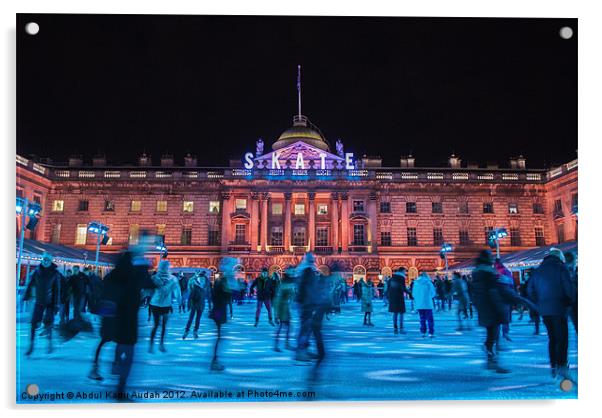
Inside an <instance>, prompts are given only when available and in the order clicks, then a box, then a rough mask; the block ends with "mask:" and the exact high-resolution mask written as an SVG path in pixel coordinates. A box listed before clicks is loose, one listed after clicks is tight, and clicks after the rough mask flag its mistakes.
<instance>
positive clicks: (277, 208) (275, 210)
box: [272, 203, 282, 215]
mask: <svg viewBox="0 0 602 418" xmlns="http://www.w3.org/2000/svg"><path fill="white" fill-rule="evenodd" d="M272 215H282V203H272Z"/></svg>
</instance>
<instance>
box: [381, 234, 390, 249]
mask: <svg viewBox="0 0 602 418" xmlns="http://www.w3.org/2000/svg"><path fill="white" fill-rule="evenodd" d="M380 245H382V246H383V247H390V246H391V245H392V244H391V232H390V231H383V232H381V233H380Z"/></svg>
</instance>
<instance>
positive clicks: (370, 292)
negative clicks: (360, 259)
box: [359, 277, 374, 327]
mask: <svg viewBox="0 0 602 418" xmlns="http://www.w3.org/2000/svg"><path fill="white" fill-rule="evenodd" d="M364 279H365V278H364V277H362V278H361V280H360V282H359V283H360V286H359V287H360V289H361V295H362V296H361V299H362V312H363V313H364V325H367V326H369V327H373V326H374V324H373V323H372V298H374V286H373V285H372V282H370V281H368V280H367V279H365V280H364Z"/></svg>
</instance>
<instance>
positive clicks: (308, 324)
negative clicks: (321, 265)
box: [295, 252, 318, 361]
mask: <svg viewBox="0 0 602 418" xmlns="http://www.w3.org/2000/svg"><path fill="white" fill-rule="evenodd" d="M315 262H316V261H315V258H314V255H313V254H312V253H310V252H307V253H305V256H304V257H303V260H302V261H301V263H299V265H298V266H297V269H296V271H295V276H296V278H297V282H298V286H297V297H296V302H297V305H298V307H299V334H298V335H297V352H296V355H295V360H297V361H310V360H311V359H312V356H311V355H310V354H309V353H308V352H307V347H308V346H309V336H310V334H311V332H312V318H313V315H314V312H315V309H316V286H317V280H318V271H317V268H316V265H315Z"/></svg>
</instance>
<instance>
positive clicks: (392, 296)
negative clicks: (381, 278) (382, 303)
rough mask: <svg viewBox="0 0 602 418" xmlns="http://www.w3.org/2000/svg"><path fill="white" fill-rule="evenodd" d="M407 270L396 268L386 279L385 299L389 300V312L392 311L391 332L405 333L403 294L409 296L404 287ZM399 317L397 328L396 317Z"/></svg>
mask: <svg viewBox="0 0 602 418" xmlns="http://www.w3.org/2000/svg"><path fill="white" fill-rule="evenodd" d="M406 275H407V270H406V268H405V267H400V268H399V269H397V271H396V272H395V274H393V277H391V278H390V279H389V280H388V285H387V300H388V302H389V312H392V313H393V333H394V334H397V333H400V334H405V333H406V332H405V331H404V329H403V314H404V313H405V312H406V303H405V299H404V296H405V295H409V296H411V293H410V291H409V290H408V288H407V287H406ZM398 318H399V329H398V327H397V319H398Z"/></svg>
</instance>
